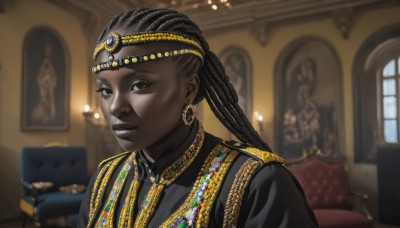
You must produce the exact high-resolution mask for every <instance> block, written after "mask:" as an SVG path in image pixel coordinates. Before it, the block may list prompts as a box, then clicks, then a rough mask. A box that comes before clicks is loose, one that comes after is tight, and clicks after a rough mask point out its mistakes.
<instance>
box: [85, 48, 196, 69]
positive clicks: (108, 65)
mask: <svg viewBox="0 0 400 228" xmlns="http://www.w3.org/2000/svg"><path fill="white" fill-rule="evenodd" d="M186 54H192V55H195V56H197V57H198V58H200V60H201V61H202V62H203V55H202V54H201V53H200V52H199V51H198V50H195V49H180V50H173V51H164V52H158V53H152V54H148V55H137V56H127V57H122V58H119V59H116V60H112V61H109V62H101V63H99V64H96V65H94V67H93V68H92V72H93V73H99V72H100V71H103V70H110V69H116V68H118V67H121V66H124V65H130V64H135V63H142V62H147V61H153V60H159V59H163V58H168V57H174V56H179V55H186Z"/></svg>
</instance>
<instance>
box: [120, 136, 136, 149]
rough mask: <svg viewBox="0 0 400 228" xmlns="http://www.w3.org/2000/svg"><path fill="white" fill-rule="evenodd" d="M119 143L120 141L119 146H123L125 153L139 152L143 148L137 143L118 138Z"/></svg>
mask: <svg viewBox="0 0 400 228" xmlns="http://www.w3.org/2000/svg"><path fill="white" fill-rule="evenodd" d="M117 141H118V144H119V145H120V146H121V148H122V149H123V150H124V151H138V150H140V149H141V146H140V145H138V144H137V143H133V142H131V141H128V140H123V139H118V138H117Z"/></svg>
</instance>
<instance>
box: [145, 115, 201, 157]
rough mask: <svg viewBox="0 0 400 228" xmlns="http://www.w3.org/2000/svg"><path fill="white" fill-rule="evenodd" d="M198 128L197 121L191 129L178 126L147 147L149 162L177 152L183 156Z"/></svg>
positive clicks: (146, 154) (146, 153)
mask: <svg viewBox="0 0 400 228" xmlns="http://www.w3.org/2000/svg"><path fill="white" fill-rule="evenodd" d="M197 127H198V123H197V121H195V122H194V123H193V125H192V126H190V127H188V126H186V125H184V124H180V125H178V126H177V127H176V128H175V129H173V130H172V131H171V132H170V133H168V134H167V135H166V136H165V137H163V138H161V139H160V140H159V141H158V142H156V143H154V144H153V145H151V146H149V147H147V148H146V149H143V152H144V155H145V156H146V158H147V160H149V161H150V162H152V163H154V162H155V161H157V160H159V159H160V158H162V157H164V156H165V155H167V154H168V153H170V152H172V151H175V150H180V153H178V154H182V153H183V152H184V151H185V150H186V149H187V148H188V147H189V146H190V144H191V143H192V141H193V139H194V137H195V136H196V132H197ZM174 154H175V152H174Z"/></svg>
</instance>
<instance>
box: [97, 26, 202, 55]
mask: <svg viewBox="0 0 400 228" xmlns="http://www.w3.org/2000/svg"><path fill="white" fill-rule="evenodd" d="M159 41H168V42H177V43H183V44H187V45H190V46H192V47H194V48H196V49H198V50H199V52H201V53H204V52H203V49H202V48H201V45H200V44H199V43H198V42H197V41H195V40H193V39H190V38H187V37H184V36H182V35H178V34H174V33H170V32H154V33H151V32H150V33H138V34H126V35H123V36H121V35H119V34H118V33H112V34H111V35H109V36H108V37H107V38H106V39H105V40H104V41H103V42H101V43H99V44H98V45H97V47H96V48H95V50H94V53H93V59H96V58H97V55H98V54H99V53H100V52H101V51H103V50H106V51H107V52H108V53H109V54H113V53H114V52H115V51H116V50H117V49H118V48H120V47H121V46H129V45H134V44H138V43H148V42H159Z"/></svg>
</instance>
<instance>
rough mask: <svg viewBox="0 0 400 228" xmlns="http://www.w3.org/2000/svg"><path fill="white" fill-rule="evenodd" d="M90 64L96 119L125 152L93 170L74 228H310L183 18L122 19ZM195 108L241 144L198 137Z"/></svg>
mask: <svg viewBox="0 0 400 228" xmlns="http://www.w3.org/2000/svg"><path fill="white" fill-rule="evenodd" d="M93 57H94V60H95V65H94V66H93V68H92V70H93V73H95V77H96V79H97V87H98V88H97V91H98V92H99V94H100V97H101V98H100V99H101V109H102V112H103V115H104V117H105V119H106V121H107V123H108V125H109V126H110V129H111V131H112V132H113V134H114V135H115V137H116V139H117V140H118V142H119V144H120V145H121V147H122V148H123V149H124V150H125V151H127V152H125V153H122V154H119V155H117V156H115V157H112V158H109V159H107V160H105V161H103V162H101V163H100V164H99V166H98V169H97V171H96V172H95V174H94V175H93V177H92V179H91V181H90V183H89V187H88V190H87V192H86V197H85V199H84V201H83V202H82V206H81V211H80V215H79V221H78V224H79V227H137V228H139V227H302V228H306V227H317V223H316V221H315V218H314V215H313V213H312V211H311V210H310V208H309V206H308V205H307V203H306V200H305V198H304V194H303V192H302V189H301V187H300V186H299V184H298V182H297V181H296V180H295V179H294V178H293V176H292V175H291V174H290V172H289V171H288V170H287V169H286V168H285V167H284V166H283V162H284V161H283V159H282V158H281V157H279V156H277V155H276V154H274V153H272V152H271V149H270V148H269V146H268V145H267V144H266V143H265V142H263V140H262V139H261V138H260V136H259V135H258V134H257V132H256V131H255V130H254V128H253V127H252V125H251V124H250V122H249V120H248V119H247V118H246V117H245V115H244V114H243V111H242V110H241V109H240V107H239V106H238V100H237V95H236V92H235V90H234V89H233V87H232V85H231V84H230V83H229V80H228V76H227V75H226V74H225V72H224V69H223V67H222V65H221V63H220V61H219V60H218V58H217V57H216V56H215V54H213V53H212V52H211V51H210V50H209V49H208V45H207V42H206V41H205V40H204V38H203V36H202V34H201V31H200V30H199V28H198V27H197V25H196V24H195V23H193V22H192V21H191V20H190V19H188V18H187V17H186V16H185V15H182V14H180V13H178V12H176V11H174V10H170V9H145V8H140V9H132V10H128V11H126V12H125V13H123V14H120V15H118V16H116V17H114V18H113V19H112V20H111V21H110V22H109V24H108V25H107V26H106V27H105V28H104V29H103V31H102V32H101V34H100V37H99V39H98V44H97V46H96V48H95V50H94V55H93ZM203 98H206V100H207V102H208V104H209V105H210V107H211V109H212V111H213V112H214V114H215V115H216V116H217V117H218V119H219V120H220V121H221V122H222V123H223V124H224V126H226V127H227V129H229V131H231V132H232V133H233V134H234V135H235V136H236V137H237V138H238V139H239V140H240V142H233V141H224V140H222V139H219V138H217V137H215V136H213V135H211V134H208V133H206V132H205V130H204V129H203V127H202V125H201V123H200V122H199V121H198V120H197V119H196V118H195V112H194V108H193V105H194V104H197V103H199V102H200V101H201V100H203Z"/></svg>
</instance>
